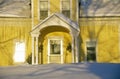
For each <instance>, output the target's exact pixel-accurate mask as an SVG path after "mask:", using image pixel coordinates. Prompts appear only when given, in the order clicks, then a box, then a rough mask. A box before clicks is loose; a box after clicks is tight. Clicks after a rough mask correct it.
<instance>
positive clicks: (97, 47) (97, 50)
mask: <svg viewBox="0 0 120 79" xmlns="http://www.w3.org/2000/svg"><path fill="white" fill-rule="evenodd" d="M90 41H95V42H96V46H95V48H96V62H97V61H98V57H97V56H98V43H97V40H96V39H93V40H90V39H88V40H86V41H85V60H84V61H85V62H87V44H86V43H87V42H90Z"/></svg>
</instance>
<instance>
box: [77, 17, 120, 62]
mask: <svg viewBox="0 0 120 79" xmlns="http://www.w3.org/2000/svg"><path fill="white" fill-rule="evenodd" d="M119 20H120V18H118V17H108V18H107V17H106V18H104V17H102V18H80V20H79V23H80V30H81V34H80V36H81V38H82V43H81V47H82V50H81V60H82V61H83V60H85V58H84V57H85V56H86V41H87V40H96V41H97V46H96V48H97V49H96V53H97V55H96V56H97V62H112V63H118V62H120V53H119V52H120V49H119V38H120V37H119V34H120V33H119Z"/></svg>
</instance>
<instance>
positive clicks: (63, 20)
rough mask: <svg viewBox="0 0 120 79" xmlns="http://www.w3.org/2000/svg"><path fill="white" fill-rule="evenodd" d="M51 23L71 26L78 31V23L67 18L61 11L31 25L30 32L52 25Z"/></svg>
mask: <svg viewBox="0 0 120 79" xmlns="http://www.w3.org/2000/svg"><path fill="white" fill-rule="evenodd" d="M53 25H58V26H64V27H66V28H73V29H75V30H76V31H78V32H79V31H80V29H79V25H78V23H77V22H74V21H72V20H71V19H69V18H67V17H66V16H64V15H63V14H61V13H55V14H52V15H51V16H49V17H48V18H46V19H44V20H43V21H42V22H41V23H39V24H38V25H36V26H35V27H33V29H32V31H31V32H32V33H34V32H38V31H40V30H41V29H42V28H44V27H48V26H53Z"/></svg>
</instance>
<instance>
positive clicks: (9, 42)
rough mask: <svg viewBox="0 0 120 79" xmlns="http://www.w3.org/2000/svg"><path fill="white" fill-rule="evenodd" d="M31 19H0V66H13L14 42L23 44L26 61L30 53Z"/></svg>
mask: <svg viewBox="0 0 120 79" xmlns="http://www.w3.org/2000/svg"><path fill="white" fill-rule="evenodd" d="M30 31H31V19H29V18H0V66H4V65H13V64H14V61H13V56H14V52H15V43H16V42H25V44H26V50H25V51H26V60H27V57H28V55H30V53H31V37H30Z"/></svg>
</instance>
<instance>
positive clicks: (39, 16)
mask: <svg viewBox="0 0 120 79" xmlns="http://www.w3.org/2000/svg"><path fill="white" fill-rule="evenodd" d="M39 20H40V0H38V21H39Z"/></svg>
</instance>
